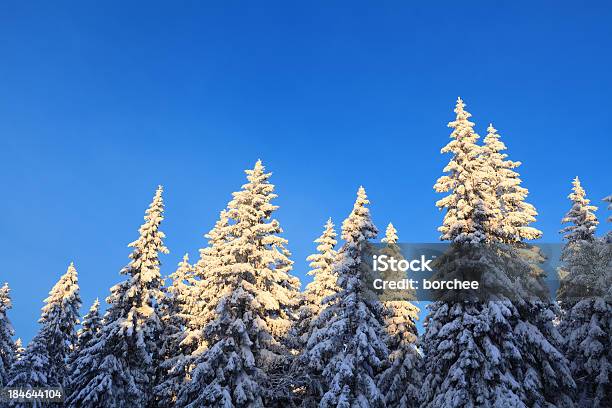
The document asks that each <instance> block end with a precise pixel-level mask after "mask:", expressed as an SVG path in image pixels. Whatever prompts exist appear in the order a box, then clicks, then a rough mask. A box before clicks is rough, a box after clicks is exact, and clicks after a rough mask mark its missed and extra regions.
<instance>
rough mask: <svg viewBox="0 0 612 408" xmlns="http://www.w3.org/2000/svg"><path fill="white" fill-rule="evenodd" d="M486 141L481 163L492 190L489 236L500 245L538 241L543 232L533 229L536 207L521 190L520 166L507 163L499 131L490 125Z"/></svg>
mask: <svg viewBox="0 0 612 408" xmlns="http://www.w3.org/2000/svg"><path fill="white" fill-rule="evenodd" d="M487 132H488V133H487V136H486V137H485V138H484V146H483V148H482V155H481V160H482V161H483V170H484V172H485V175H484V177H485V179H486V180H487V182H488V184H489V186H490V188H491V189H492V199H491V200H490V201H489V202H490V203H491V207H492V210H491V212H492V213H493V215H492V217H491V219H490V221H489V223H488V228H487V230H488V231H487V233H488V234H489V235H492V236H493V239H494V240H496V241H499V242H507V243H514V242H520V241H523V240H531V239H537V238H540V237H541V236H542V232H541V231H539V230H537V229H535V228H533V227H530V226H529V224H531V223H533V222H535V217H536V215H537V212H536V210H535V207H534V206H533V205H531V204H529V203H527V202H525V199H526V197H527V194H529V191H528V190H527V189H526V188H524V187H522V186H521V182H522V180H521V179H520V175H519V173H518V172H517V171H516V168H518V167H519V166H520V165H521V162H515V161H511V160H507V158H508V155H507V154H506V153H503V151H504V150H506V149H507V148H506V145H505V144H504V143H503V142H502V141H501V140H500V135H499V134H498V133H497V130H496V129H495V128H494V127H493V124H490V125H489V127H488V128H487Z"/></svg>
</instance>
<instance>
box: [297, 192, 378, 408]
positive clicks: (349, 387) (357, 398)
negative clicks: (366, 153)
mask: <svg viewBox="0 0 612 408" xmlns="http://www.w3.org/2000/svg"><path fill="white" fill-rule="evenodd" d="M368 204H369V201H368V198H367V195H366V192H365V190H364V188H363V187H360V188H359V191H358V192H357V199H356V201H355V204H354V206H353V210H352V211H351V213H350V215H349V216H348V218H347V219H346V220H344V222H343V223H342V238H343V239H344V241H345V244H344V245H343V246H342V247H341V248H340V250H339V251H338V260H337V262H336V263H335V264H334V272H335V274H337V275H338V286H339V287H340V291H339V292H338V293H337V294H335V295H332V297H331V299H330V302H329V303H328V305H327V307H326V308H325V309H324V310H323V311H322V312H321V314H320V315H319V317H318V318H317V320H316V322H315V326H316V327H318V329H316V330H314V331H313V333H312V334H311V336H310V338H309V340H308V343H307V348H306V351H305V357H306V361H307V364H308V366H309V367H310V369H311V371H312V374H311V381H312V383H313V384H312V385H311V388H313V389H315V390H318V393H319V394H320V396H321V399H320V403H319V407H321V408H327V407H384V406H385V399H384V395H383V394H382V392H381V391H380V389H379V388H378V386H377V384H376V376H377V374H379V373H380V371H381V370H382V368H383V366H384V364H385V362H386V361H387V358H388V350H387V346H386V344H385V333H384V307H383V305H382V304H381V302H380V301H379V300H378V298H377V296H376V294H374V293H373V290H372V288H371V287H370V285H369V283H368V281H369V278H370V277H371V274H372V271H371V269H370V268H369V267H368V264H367V262H365V261H366V257H367V256H368V254H369V251H370V250H369V249H368V240H370V239H372V238H375V237H376V235H377V233H378V231H377V229H376V226H375V225H374V224H373V223H372V220H371V218H370V211H369V209H368V207H367V205H368ZM318 397H319V395H312V396H311V399H314V400H317V399H318Z"/></svg>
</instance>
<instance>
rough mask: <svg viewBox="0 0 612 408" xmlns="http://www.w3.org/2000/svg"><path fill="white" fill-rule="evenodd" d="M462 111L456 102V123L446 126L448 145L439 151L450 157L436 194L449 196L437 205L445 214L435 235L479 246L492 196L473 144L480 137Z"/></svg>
mask: <svg viewBox="0 0 612 408" xmlns="http://www.w3.org/2000/svg"><path fill="white" fill-rule="evenodd" d="M464 108H465V104H464V103H463V100H461V98H458V99H457V105H456V107H455V113H456V115H457V116H456V119H455V120H454V121H452V122H449V124H448V127H450V128H452V129H453V131H452V133H451V135H450V137H451V141H450V142H449V143H448V144H447V145H446V146H444V147H443V148H442V150H441V152H442V153H451V154H452V155H453V157H452V158H451V160H450V162H449V163H448V164H447V165H446V167H445V168H444V172H445V173H448V174H446V175H444V176H442V177H440V178H439V179H438V181H437V182H436V184H435V185H434V189H435V190H436V191H437V192H439V193H447V192H448V193H449V194H448V195H447V196H446V197H444V198H443V199H441V200H438V202H436V206H437V207H438V208H440V209H445V210H446V214H445V215H444V222H443V224H442V226H440V227H439V228H438V231H440V232H441V233H442V235H441V236H440V239H442V240H447V241H454V242H472V241H473V242H480V241H481V240H482V239H483V237H481V236H480V235H478V234H482V228H481V227H480V226H478V225H477V224H478V223H484V222H487V220H488V219H489V218H490V217H492V215H491V213H490V212H492V209H490V208H489V206H490V201H491V200H492V199H493V195H492V193H491V189H490V188H489V187H488V186H487V184H486V183H485V182H484V177H485V174H484V172H483V169H482V161H481V160H479V155H480V154H481V152H482V148H481V147H480V146H478V145H477V144H476V142H477V141H478V138H479V136H478V134H476V132H475V131H474V123H473V122H470V121H469V118H470V117H471V116H472V115H471V114H470V113H469V112H468V111H466V110H465V109H464Z"/></svg>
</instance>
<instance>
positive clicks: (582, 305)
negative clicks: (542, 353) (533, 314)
mask: <svg viewBox="0 0 612 408" xmlns="http://www.w3.org/2000/svg"><path fill="white" fill-rule="evenodd" d="M563 268H564V270H565V271H566V274H565V275H564V276H563V278H562V281H561V285H560V288H559V291H558V300H559V303H560V305H561V307H562V309H563V314H562V320H561V323H560V326H559V330H560V332H561V334H562V335H563V339H564V344H563V346H564V351H565V355H566V357H567V358H568V360H569V363H570V368H571V371H572V374H573V377H574V379H575V381H576V386H577V398H576V402H577V403H578V404H579V406H580V407H606V406H609V403H610V401H612V386H611V385H610V381H611V380H612V348H611V347H610V338H611V337H610V333H612V289H611V288H612V245H610V244H609V243H607V242H606V241H605V240H604V239H594V240H581V241H576V242H569V243H567V244H566V246H565V248H564V250H563Z"/></svg>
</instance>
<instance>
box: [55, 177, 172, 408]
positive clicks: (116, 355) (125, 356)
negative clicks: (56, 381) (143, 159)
mask: <svg viewBox="0 0 612 408" xmlns="http://www.w3.org/2000/svg"><path fill="white" fill-rule="evenodd" d="M163 212H164V204H163V199H162V187H161V186H160V187H159V188H158V189H157V191H156V192H155V196H154V197H153V202H152V203H151V205H150V206H149V208H148V209H147V210H146V212H145V217H144V221H145V222H144V223H143V224H142V226H141V227H140V229H139V233H140V236H139V238H138V239H137V240H136V241H134V242H132V243H130V244H129V247H131V248H133V251H132V253H131V254H130V259H131V261H130V262H129V264H128V265H127V266H126V267H125V268H123V269H122V270H121V274H123V275H125V276H126V277H127V279H126V280H124V281H123V282H121V283H119V284H117V285H115V286H113V287H112V288H111V294H110V296H109V297H108V298H107V299H106V301H107V303H108V304H109V307H108V310H107V311H106V313H105V315H104V322H103V326H102V328H101V329H100V331H99V332H98V333H97V334H96V335H95V336H94V338H93V339H92V340H91V341H90V342H89V343H88V345H87V347H85V348H84V349H82V350H79V355H78V357H77V358H76V361H75V364H74V367H75V368H74V369H73V372H72V373H71V377H70V382H71V384H73V385H75V389H74V391H73V392H72V393H71V395H70V396H69V397H68V399H67V401H66V406H68V407H91V408H94V407H108V408H115V407H117V408H118V407H121V408H129V407H134V408H142V407H147V406H153V405H152V404H153V386H154V384H155V375H156V369H155V368H156V366H157V364H158V363H159V348H160V342H161V333H162V331H161V329H162V323H161V319H160V317H159V315H158V310H157V307H158V304H159V301H160V300H161V297H162V293H161V288H162V285H163V280H162V278H161V275H160V271H159V267H160V261H159V255H160V254H161V253H167V252H168V250H167V249H166V247H165V246H164V243H163V238H165V235H164V233H163V232H162V231H161V230H160V229H159V226H160V224H161V222H162V220H163Z"/></svg>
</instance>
